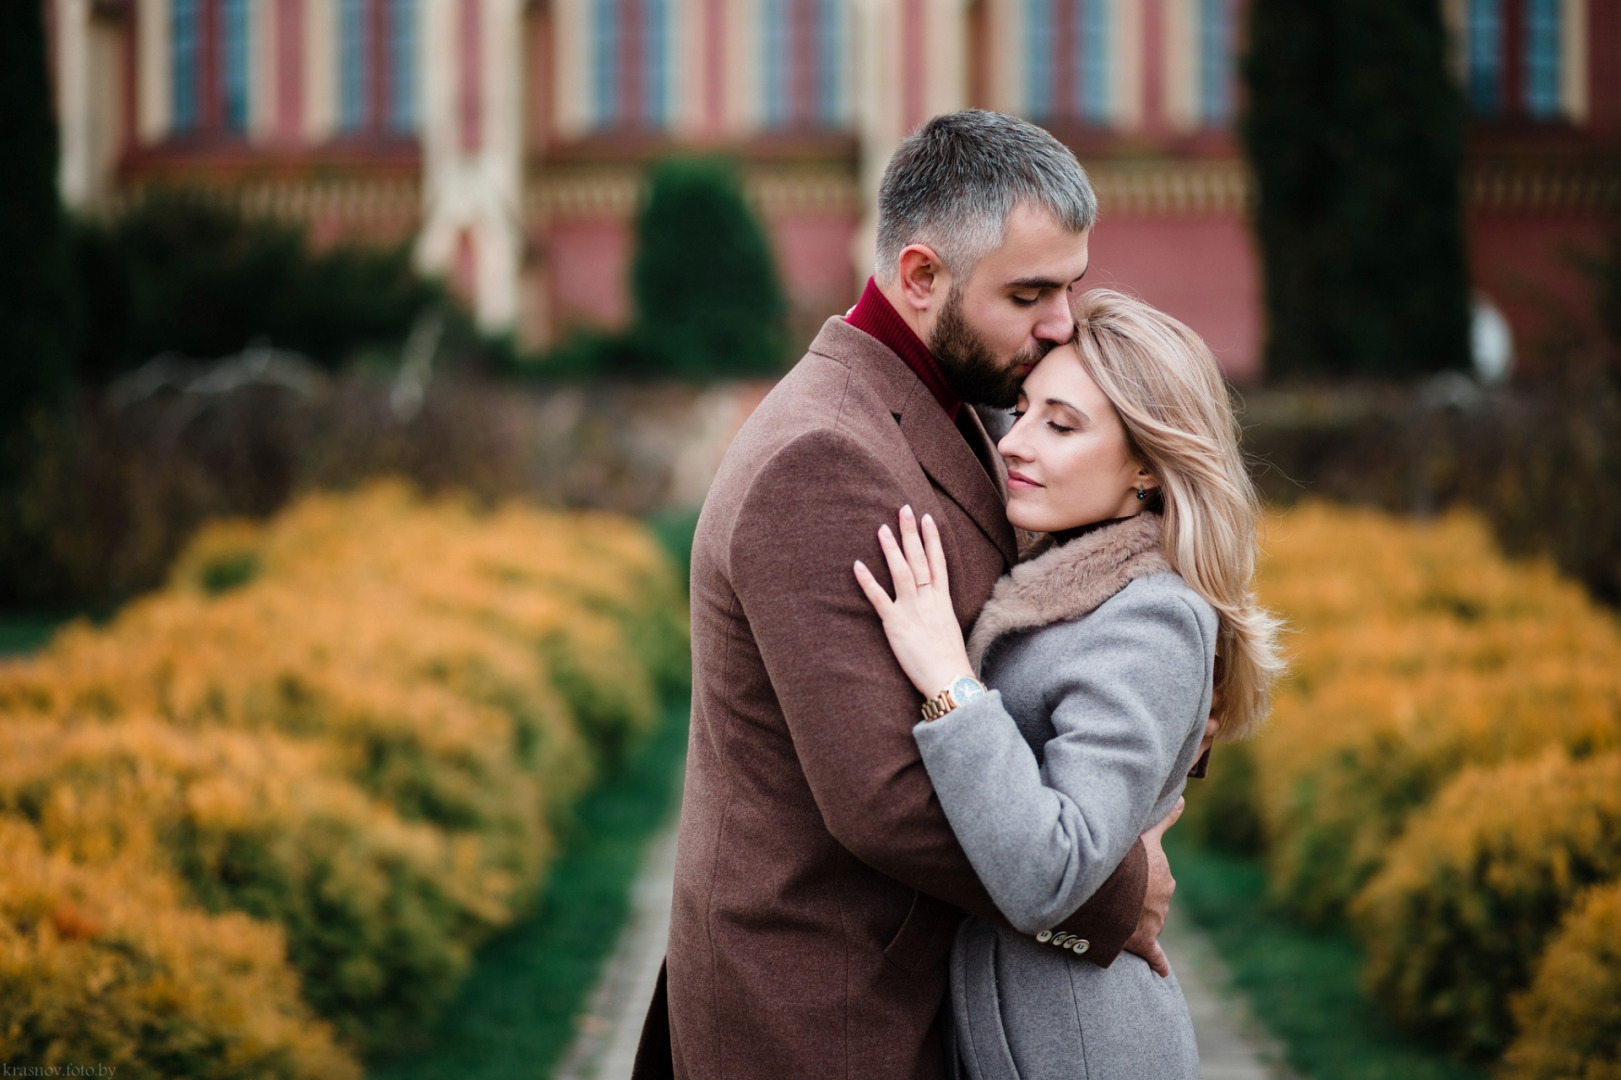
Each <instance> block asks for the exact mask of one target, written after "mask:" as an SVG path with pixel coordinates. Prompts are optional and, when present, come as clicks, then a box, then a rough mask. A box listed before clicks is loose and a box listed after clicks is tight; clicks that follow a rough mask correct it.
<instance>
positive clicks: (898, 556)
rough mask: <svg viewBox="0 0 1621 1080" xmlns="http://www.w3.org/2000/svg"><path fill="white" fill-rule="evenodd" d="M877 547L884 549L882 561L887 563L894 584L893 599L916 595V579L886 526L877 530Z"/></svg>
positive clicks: (893, 535)
mask: <svg viewBox="0 0 1621 1080" xmlns="http://www.w3.org/2000/svg"><path fill="white" fill-rule="evenodd" d="M878 546H879V547H881V548H883V549H884V560H885V561H886V562H888V563H889V576H890V578H891V579H893V580H894V582H895V599H896V600H900V599H903V598H905V597H908V596H915V595H917V578H916V577H914V576H913V574H912V567H911V565H910V564H909V563H907V561H906V555H905V553H903V552H902V551H901V545H900V543H899V542H898V541H897V540H896V539H895V534H894V533H893V532H891V531H890V529H889V526H888V525H884V526H881V527H880V528H879V529H878Z"/></svg>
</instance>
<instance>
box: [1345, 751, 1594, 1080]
mask: <svg viewBox="0 0 1621 1080" xmlns="http://www.w3.org/2000/svg"><path fill="white" fill-rule="evenodd" d="M1617 876H1621V753H1610V754H1604V755H1601V756H1598V757H1594V758H1590V759H1588V760H1586V761H1572V760H1571V759H1570V758H1569V757H1568V756H1566V755H1565V754H1564V753H1563V752H1561V751H1557V750H1555V751H1551V752H1549V753H1547V754H1544V755H1542V756H1541V757H1538V758H1535V759H1533V760H1528V761H1515V762H1509V763H1507V764H1504V765H1499V766H1497V767H1495V768H1490V769H1481V768H1469V769H1465V770H1464V771H1463V772H1461V773H1460V774H1459V775H1458V776H1457V778H1456V779H1454V780H1453V782H1452V783H1451V784H1449V785H1448V786H1447V788H1446V790H1444V791H1442V792H1441V793H1440V794H1439V795H1437V796H1436V798H1435V799H1434V801H1433V802H1431V803H1430V804H1429V805H1428V806H1426V807H1425V808H1424V810H1423V811H1422V812H1421V813H1419V814H1417V815H1415V816H1414V818H1413V820H1412V822H1411V823H1410V824H1409V825H1408V828H1407V831H1406V832H1405V833H1403V834H1402V837H1401V839H1400V840H1398V841H1397V842H1396V843H1395V844H1394V845H1393V846H1392V847H1391V849H1390V852H1389V854H1388V856H1387V858H1386V860H1385V864H1384V867H1383V868H1382V869H1381V870H1380V872H1379V874H1378V876H1377V877H1375V878H1374V879H1373V880H1372V881H1371V882H1369V883H1368V886H1367V888H1366V889H1365V890H1363V892H1362V894H1361V895H1360V896H1358V897H1357V899H1356V902H1355V904H1354V905H1353V914H1354V917H1355V921H1356V925H1357V928H1358V930H1359V931H1360V934H1361V937H1362V940H1363V941H1364V942H1365V943H1366V945H1367V950H1368V969H1367V977H1368V982H1369V985H1370V986H1371V987H1372V988H1373V991H1374V993H1375V995H1376V996H1377V998H1378V999H1379V1000H1380V1001H1381V1002H1383V1003H1384V1005H1385V1007H1386V1009H1388V1010H1389V1012H1390V1013H1391V1015H1392V1016H1393V1017H1394V1018H1395V1019H1396V1020H1397V1021H1398V1022H1399V1023H1401V1024H1402V1025H1403V1026H1405V1027H1408V1028H1411V1029H1413V1030H1418V1031H1426V1032H1430V1033H1433V1034H1435V1035H1436V1036H1438V1037H1440V1038H1441V1039H1442V1040H1443V1041H1445V1042H1446V1043H1447V1044H1448V1045H1449V1046H1452V1047H1453V1048H1455V1049H1457V1050H1459V1051H1461V1052H1463V1053H1465V1054H1468V1055H1470V1056H1473V1057H1481V1058H1485V1057H1492V1056H1496V1055H1497V1054H1500V1053H1502V1051H1503V1049H1504V1047H1505V1046H1506V1044H1507V1043H1508V1040H1509V1039H1510V1037H1511V1035H1512V1032H1513V1017H1512V1014H1511V1012H1510V1008H1509V1002H1510V999H1511V997H1512V995H1513V994H1515V993H1516V992H1518V991H1520V990H1523V989H1524V988H1525V987H1526V986H1527V984H1528V983H1529V982H1530V979H1531V973H1532V971H1533V969H1534V967H1535V964H1536V960H1537V957H1538V955H1539V954H1540V953H1541V952H1542V948H1543V946H1544V945H1545V944H1546V943H1547V942H1548V940H1549V939H1550V938H1551V937H1552V936H1553V934H1554V932H1555V930H1557V928H1558V926H1559V921H1560V919H1561V918H1562V917H1563V916H1564V914H1565V912H1566V911H1568V910H1569V909H1570V907H1571V905H1572V903H1573V902H1574V900H1575V898H1576V897H1577V895H1578V894H1579V893H1581V892H1582V891H1583V890H1584V889H1586V888H1587V887H1588V886H1590V885H1594V884H1596V883H1599V882H1603V881H1608V880H1611V879H1613V878H1615V877H1617Z"/></svg>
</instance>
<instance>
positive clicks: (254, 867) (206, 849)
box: [0, 719, 550, 1041]
mask: <svg viewBox="0 0 1621 1080" xmlns="http://www.w3.org/2000/svg"><path fill="white" fill-rule="evenodd" d="M325 756H326V753H325V748H324V747H322V746H320V745H319V744H299V743H294V742H289V741H288V740H286V739H283V738H280V737H277V736H275V735H272V734H270V733H267V732H260V733H244V732H233V731H217V730H216V731H210V730H203V731H195V732H185V731H180V730H177V729H175V728H172V727H169V726H167V725H164V724H161V723H155V722H152V721H150V720H142V719H124V720H119V721H115V722H113V723H106V724H100V723H98V724H61V723H56V722H52V721H35V722H20V721H13V722H11V723H8V724H5V725H0V811H5V812H9V813H13V814H17V815H20V816H24V817H26V818H27V819H29V820H30V821H31V822H33V823H34V824H35V826H36V827H37V829H38V831H39V834H40V837H41V838H42V840H43V841H44V842H45V843H46V844H48V845H49V846H50V847H51V849H52V850H53V851H55V852H58V853H61V854H63V855H67V856H69V857H72V858H74V859H76V860H78V861H80V862H84V863H88V864H100V863H104V862H107V861H109V860H112V859H117V858H120V857H126V856H129V855H131V854H137V855H139V856H140V858H141V859H142V861H143V863H144V864H145V865H148V866H150V867H152V868H153V872H167V873H169V874H172V875H174V876H176V877H177V878H179V879H180V880H181V881H183V882H184V883H185V884H186V886H187V893H188V895H189V896H190V897H191V898H192V899H193V900H195V901H196V902H198V903H200V904H201V905H202V906H203V907H205V908H207V909H209V910H212V911H224V910H229V909H236V910H240V911H245V912H247V913H248V914H250V915H254V916H257V917H259V918H263V919H269V920H273V921H274V922H276V923H279V924H280V925H281V926H282V928H283V929H284V930H285V932H286V936H287V951H288V957H289V959H290V960H291V962H292V964H293V966H294V967H295V968H296V969H297V970H298V971H299V972H300V973H301V974H302V975H303V976H304V980H305V996H306V998H307V999H308V1000H309V1001H310V1002H311V1004H313V1005H314V1006H316V1008H317V1009H318V1010H319V1011H320V1012H321V1013H322V1014H324V1015H326V1016H328V1017H331V1018H332V1019H334V1020H335V1021H336V1022H337V1023H338V1026H339V1028H340V1031H341V1032H342V1033H343V1034H344V1035H345V1036H346V1037H348V1038H349V1039H351V1040H354V1041H363V1040H366V1039H369V1040H371V1041H379V1040H383V1039H388V1038H395V1037H398V1036H399V1035H400V1034H402V1033H404V1032H407V1031H409V1030H411V1027H412V1025H414V1024H418V1023H420V1022H422V1021H423V1020H425V1019H426V1018H428V1017H429V1016H431V1015H432V1013H433V1011H434V1009H435V1008H436V1007H437V1006H438V1005H440V1004H441V1003H442V1001H443V1000H444V999H445V998H446V997H447V996H448V995H449V994H450V993H451V992H452V991H453V990H454V988H455V986H456V983H457V981H458V980H459V978H460V977H461V976H462V975H463V974H464V972H465V970H466V968H467V964H468V961H469V959H470V952H471V948H472V946H473V945H474V944H476V943H477V942H478V941H479V940H481V939H482V938H483V937H484V936H486V935H487V934H488V933H489V932H490V931H492V930H493V929H495V928H497V927H499V926H501V925H504V924H505V923H506V922H508V921H510V919H511V917H512V913H513V908H514V905H515V903H516V902H517V901H518V899H519V894H518V890H519V889H520V888H522V887H523V886H525V885H526V884H527V883H528V882H529V881H531V880H532V879H533V875H534V872H535V871H536V868H537V867H538V866H539V865H540V864H541V863H543V862H544V861H545V859H546V857H547V856H548V855H549V854H550V852H549V850H547V847H546V845H545V840H544V838H543V837H541V836H538V835H537V836H536V837H535V844H536V846H535V850H534V851H533V852H532V854H531V855H530V865H529V866H528V867H526V868H525V869H527V870H529V874H527V875H524V874H520V873H518V872H516V871H515V870H514V869H513V868H511V867H507V866H503V865H499V864H494V863H492V860H491V859H490V857H489V852H488V850H487V849H486V847H485V845H483V844H482V843H481V838H480V837H479V836H478V835H477V834H476V833H468V834H461V835H450V834H446V833H445V832H443V831H441V830H439V829H435V828H433V827H431V826H427V825H424V824H421V823H411V822H405V821H402V820H400V819H399V817H398V816H397V815H395V814H394V813H393V812H392V811H391V810H389V809H388V808H386V807H384V806H381V805H378V804H376V803H375V802H373V801H372V800H370V799H368V798H367V797H366V796H365V795H364V794H363V793H362V792H361V791H359V790H358V789H356V788H355V787H354V786H353V785H352V784H350V783H348V782H346V781H344V780H342V779H340V778H338V777H337V776H335V775H334V774H333V771H332V770H331V769H329V768H328V767H327V763H326V762H325V761H324V760H323V758H324V757H325ZM531 811H532V813H533V814H534V816H536V817H537V819H538V816H539V815H538V810H536V808H533V807H532V808H531Z"/></svg>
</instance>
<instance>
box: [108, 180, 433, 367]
mask: <svg viewBox="0 0 1621 1080" xmlns="http://www.w3.org/2000/svg"><path fill="white" fill-rule="evenodd" d="M77 246H78V263H79V266H80V278H81V280H82V282H83V284H84V286H85V288H86V290H87V293H88V295H87V296H86V305H87V309H88V310H89V311H91V312H92V313H93V316H92V319H91V326H90V331H89V335H88V341H87V343H86V344H87V348H88V349H89V350H90V351H88V352H87V354H86V355H85V357H84V362H83V369H84V372H85V374H86V375H87V376H89V377H92V378H96V379H106V378H110V377H111V376H113V375H116V374H118V373H119V372H121V371H124V370H128V369H130V368H132V367H134V366H136V365H139V364H141V363H143V362H145V361H146V360H148V359H150V358H151V357H153V356H157V355H159V354H161V353H165V352H177V353H180V354H181V355H183V356H190V357H196V358H199V359H213V358H215V357H220V356H226V355H230V354H233V353H237V352H240V351H241V350H242V349H244V348H246V347H247V346H248V345H250V344H252V343H254V342H255V341H260V340H263V341H268V342H270V343H271V344H273V345H275V346H276V347H278V348H282V349H290V350H293V351H295V352H299V353H302V354H304V355H306V356H309V357H310V358H311V359H313V360H315V361H316V362H317V363H319V364H321V365H323V366H325V367H328V368H334V367H337V366H338V365H340V364H342V363H343V362H344V361H346V360H348V359H350V358H351V357H352V356H353V355H354V354H355V353H356V352H357V351H358V350H361V349H365V348H383V349H389V350H393V349H397V348H398V347H399V346H400V345H401V344H402V343H403V342H404V340H405V337H406V335H407V334H408V333H409V332H410V330H411V327H412V325H413V324H414V323H415V322H416V321H417V319H419V318H420V317H422V316H423V315H424V314H425V313H426V312H428V311H430V310H434V309H446V308H448V306H449V305H448V300H447V298H446V295H445V293H444V290H443V289H442V287H441V286H439V285H438V284H436V283H433V282H429V281H426V280H424V279H423V278H421V277H419V276H418V275H417V273H416V272H415V270H414V269H413V268H412V266H411V257H410V252H409V249H408V248H407V247H405V246H401V247H398V248H395V249H391V250H381V249H370V248H363V247H358V246H349V247H338V248H333V249H331V250H329V251H324V252H315V251H312V250H311V248H310V245H309V242H308V240H307V238H306V237H305V234H304V231H303V230H302V229H301V228H298V227H295V226H292V225H287V224H283V223H281V222H277V221H273V220H270V219H259V218H251V217H247V216H244V215H243V214H241V213H240V212H238V211H235V210H233V209H230V208H229V207H227V206H225V205H223V204H221V203H218V202H215V201H212V200H210V199H209V198H207V197H206V196H204V195H201V194H198V193H194V192H187V191H181V190H175V191H158V192H154V193H152V194H150V195H148V196H146V197H145V198H144V199H143V200H141V201H140V202H138V203H137V204H136V205H135V206H134V207H133V208H132V209H130V210H128V211H126V212H125V213H123V214H122V215H121V216H119V217H118V218H116V219H114V220H113V221H111V222H110V223H109V224H106V225H97V224H94V223H90V222H85V223H82V224H81V226H80V230H79V241H78V245H77Z"/></svg>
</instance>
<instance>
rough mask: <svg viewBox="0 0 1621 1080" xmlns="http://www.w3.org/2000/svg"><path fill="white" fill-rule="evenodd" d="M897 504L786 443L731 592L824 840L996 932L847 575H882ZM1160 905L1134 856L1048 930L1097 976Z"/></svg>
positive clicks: (911, 706) (843, 465)
mask: <svg viewBox="0 0 1621 1080" xmlns="http://www.w3.org/2000/svg"><path fill="white" fill-rule="evenodd" d="M906 497H907V496H906V493H905V491H904V489H903V488H902V487H901V485H900V482H899V479H898V478H897V477H896V476H895V475H894V474H893V473H891V472H890V470H889V469H888V468H887V467H885V466H884V464H883V463H882V462H880V461H878V460H877V459H876V458H875V456H874V455H872V454H871V453H869V452H867V450H866V449H865V448H864V447H862V446H860V445H858V443H857V442H856V441H855V440H854V439H853V438H851V437H848V436H844V435H839V434H835V433H832V432H817V433H812V434H810V435H806V436H804V437H801V438H800V439H798V440H796V441H795V442H794V443H793V444H791V445H789V446H788V447H785V448H784V449H783V450H781V451H779V452H778V453H777V454H776V456H775V457H774V458H773V459H772V461H770V462H768V463H766V464H765V465H764V466H763V467H762V469H761V472H760V473H759V475H758V476H757V477H756V479H755V481H754V484H753V485H752V487H751V489H750V491H749V493H748V495H747V496H746V498H745V500H744V503H743V505H742V507H741V508H740V511H739V515H738V518H737V523H736V526H735V528H734V530H733V534H732V540H731V547H730V552H729V556H730V557H729V562H730V570H731V578H732V586H733V588H734V589H735V590H736V593H737V596H738V599H739V601H740V602H741V604H742V606H743V610H744V613H745V615H746V616H747V617H748V621H749V627H750V630H751V632H752V634H753V636H754V640H755V643H756V646H757V647H758V649H759V651H760V655H761V658H762V659H763V661H764V663H765V666H766V670H767V672H768V674H769V676H770V679H771V684H772V688H773V690H774V691H775V692H776V695H777V699H778V702H779V704H780V705H781V707H782V710H783V714H784V716H785V718H786V719H787V723H788V728H789V732H790V734H791V736H792V738H793V740H794V747H795V750H796V752H797V754H798V756H799V761H800V764H801V767H802V768H803V769H804V771H805V777H806V780H807V781H808V782H809V785H810V789H811V793H812V795H813V797H814V798H815V799H816V803H817V806H818V807H819V809H820V810H821V813H822V816H823V820H824V821H825V823H826V825H827V828H828V831H829V832H831V833H832V834H833V836H834V838H835V839H837V840H838V841H839V842H840V843H841V844H843V845H844V846H845V847H846V848H848V849H849V850H850V851H851V852H852V853H853V854H855V855H856V856H857V857H858V858H860V859H861V860H862V861H863V862H865V863H867V864H868V865H870V866H872V867H874V868H875V869H877V870H880V871H882V872H883V873H885V874H888V875H889V876H891V877H893V878H895V879H897V880H899V881H902V882H904V883H906V884H907V885H910V886H912V887H913V888H916V889H919V890H921V891H923V892H926V893H928V894H930V895H932V896H935V897H938V898H940V899H942V900H945V901H947V902H949V903H952V904H954V905H956V906H958V907H961V908H963V909H964V910H967V911H971V912H973V913H975V914H978V915H981V916H984V917H987V918H998V915H997V912H996V909H995V906H994V905H993V904H992V902H991V900H990V897H989V895H988V894H987V893H986V892H985V889H984V887H983V886H982V885H981V884H980V883H979V880H978V878H977V877H976V876H975V875H974V872H973V869H972V867H971V866H970V865H969V863H968V860H967V857H966V856H965V855H964V854H963V852H962V849H961V847H960V846H959V845H958V843H957V840H956V837H955V836H954V835H953V834H952V832H951V828H950V825H949V824H948V823H947V821H946V819H945V815H944V813H943V812H942V811H941V809H940V805H939V802H938V800H937V799H936V798H935V795H934V789H933V787H932V786H931V785H930V783H929V779H928V775H927V773H926V772H925V771H924V769H923V764H922V760H921V758H920V756H919V754H918V750H917V745H916V743H915V741H914V740H913V737H912V725H913V723H914V721H915V717H916V716H917V708H918V703H919V700H920V699H919V696H918V694H917V693H916V692H915V691H914V690H913V688H912V686H911V684H910V682H909V681H908V680H907V678H906V676H905V675H904V674H903V673H902V671H901V669H900V667H899V665H898V664H896V662H895V660H894V657H893V654H892V653H891V652H890V649H889V645H888V642H887V641H886V640H885V638H884V634H883V628H882V625H881V623H880V622H879V620H878V618H877V616H876V615H875V614H874V613H873V610H872V607H871V605H870V604H869V603H868V602H867V600H866V598H865V597H864V596H863V595H862V593H861V591H860V588H859V587H858V586H857V584H856V580H855V577H854V575H853V574H852V572H851V566H852V564H853V563H854V561H855V560H856V559H858V558H859V559H862V560H863V561H865V562H866V563H867V565H868V566H874V567H882V566H883V561H884V560H883V557H882V553H881V551H880V549H879V547H878V541H877V530H878V526H879V525H880V524H882V523H884V522H886V521H889V520H891V519H892V518H893V517H894V514H895V511H896V509H897V508H898V507H899V505H900V504H901V503H903V502H905V501H906ZM947 554H948V557H949V556H950V555H951V552H948V553H947ZM880 573H881V575H882V574H883V572H882V571H880ZM961 576H962V575H958V577H959V579H960V577H961ZM881 580H883V583H884V584H885V585H886V586H888V585H889V582H888V581H887V575H883V576H881ZM1166 876H1167V878H1168V875H1166ZM1160 892H1164V893H1165V894H1166V899H1167V901H1168V891H1167V890H1165V889H1164V888H1163V885H1161V886H1159V887H1158V888H1156V889H1154V890H1150V888H1149V858H1148V853H1147V851H1146V849H1145V848H1144V846H1143V845H1142V844H1141V843H1139V844H1136V845H1134V846H1133V847H1132V849H1131V852H1130V853H1129V854H1128V855H1127V857H1126V859H1125V860H1124V861H1123V862H1122V863H1121V865H1120V867H1119V868H1118V869H1117V870H1116V871H1115V873H1114V874H1113V875H1112V876H1111V877H1110V879H1109V880H1108V881H1107V882H1106V883H1105V884H1104V885H1103V886H1102V887H1101V888H1099V889H1098V891H1097V892H1096V893H1095V894H1093V896H1092V897H1091V898H1090V899H1089V900H1088V902H1087V903H1086V904H1085V905H1083V906H1082V907H1081V908H1080V910H1078V911H1077V912H1076V913H1075V914H1074V915H1073V916H1071V917H1070V918H1069V919H1067V920H1065V923H1064V924H1063V926H1062V927H1061V929H1063V930H1065V931H1067V932H1069V933H1071V934H1075V935H1078V936H1080V937H1084V938H1086V939H1088V940H1089V941H1090V942H1091V943H1092V948H1091V949H1090V950H1089V952H1088V953H1087V956H1088V958H1090V959H1093V960H1094V962H1097V963H1100V964H1107V963H1109V962H1110V961H1112V960H1113V959H1114V957H1115V956H1116V955H1118V953H1119V951H1120V949H1121V948H1122V946H1123V945H1124V944H1125V942H1126V941H1127V939H1128V938H1129V937H1131V936H1132V935H1133V933H1134V931H1136V930H1137V929H1138V924H1139V921H1140V917H1141V916H1142V914H1143V907H1144V898H1145V895H1149V894H1151V895H1149V899H1150V901H1151V905H1150V906H1152V902H1153V901H1154V900H1155V896H1157V894H1158V893H1160ZM1163 919H1164V910H1163V907H1162V908H1161V910H1160V912H1159V916H1158V922H1159V923H1161V924H1162V923H1163ZM1150 921H1152V918H1151V917H1150ZM1153 929H1154V932H1155V933H1156V934H1157V929H1158V927H1157V925H1155V926H1154V927H1153Z"/></svg>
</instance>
